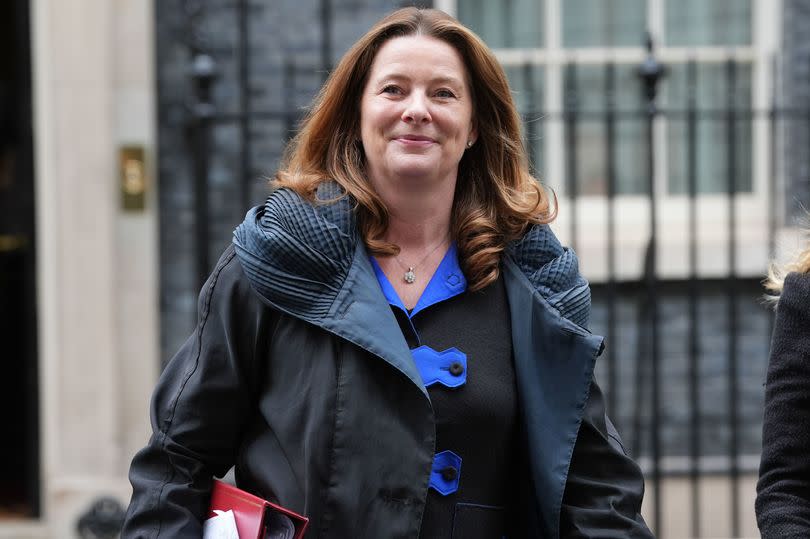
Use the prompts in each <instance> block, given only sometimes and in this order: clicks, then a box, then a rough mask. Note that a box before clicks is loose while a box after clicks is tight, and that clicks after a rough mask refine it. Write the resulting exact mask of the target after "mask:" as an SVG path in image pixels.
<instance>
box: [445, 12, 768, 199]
mask: <svg viewBox="0 0 810 539" xmlns="http://www.w3.org/2000/svg"><path fill="white" fill-rule="evenodd" d="M757 2H759V3H762V2H764V4H763V5H770V3H769V2H766V0H757ZM757 2H755V1H754V0H713V1H711V2H707V1H705V0H539V1H532V0H508V1H506V0H505V1H503V2H488V1H485V0H444V1H441V0H439V1H437V2H436V4H437V7H439V8H440V9H446V10H448V11H450V12H455V13H456V14H457V16H458V17H459V19H460V20H461V21H462V22H464V23H465V24H468V25H469V26H470V27H471V28H472V29H473V30H475V31H476V32H478V33H479V35H480V36H481V37H482V38H483V39H484V40H485V41H486V42H487V43H488V44H489V45H490V46H491V47H492V48H493V49H495V50H496V54H498V56H499V58H500V60H501V62H502V63H503V64H504V66H505V67H506V70H507V74H508V76H509V79H510V83H511V84H512V88H513V91H514V92H515V98H516V100H517V102H518V106H519V108H520V111H521V112H522V113H523V114H524V117H526V114H527V113H528V116H529V117H528V118H525V119H527V120H532V123H530V124H529V125H527V126H526V131H527V136H529V137H531V140H529V141H527V143H528V144H527V145H528V146H529V147H530V149H531V151H532V158H533V163H534V165H535V169H536V170H537V171H538V174H539V175H540V176H541V177H543V178H545V179H548V180H549V181H550V182H551V183H552V184H554V183H556V185H553V186H554V187H555V189H556V190H557V192H558V194H565V192H566V186H567V185H568V184H569V182H570V180H571V179H572V175H573V179H575V180H576V186H577V195H578V196H588V195H604V194H606V193H607V190H608V189H607V176H608V173H609V172H608V169H609V167H608V165H609V163H610V162H611V161H610V160H609V159H608V153H607V152H608V151H611V148H612V151H613V152H614V153H613V160H612V163H613V164H614V167H613V170H614V171H615V179H616V184H615V185H616V190H615V192H616V194H618V195H646V194H647V193H648V192H649V186H648V183H649V180H648V179H647V172H646V161H645V152H646V147H647V134H646V127H645V118H644V114H643V111H644V103H643V100H642V98H641V96H640V92H641V82H640V81H639V80H638V77H637V76H636V69H637V67H638V65H639V64H640V62H641V61H642V59H643V58H644V56H645V54H646V51H645V48H644V40H645V37H644V36H645V34H646V33H647V32H648V31H650V34H651V36H652V37H653V40H654V43H655V45H656V51H655V53H656V57H657V58H658V59H659V61H661V62H662V63H664V64H665V65H666V66H667V68H668V74H667V77H666V78H665V79H664V80H663V81H662V82H661V84H660V86H659V98H658V106H659V107H660V108H661V110H662V111H663V115H662V116H661V118H662V119H661V120H660V121H659V123H661V124H662V126H661V131H657V133H658V135H657V139H659V138H660V139H661V141H660V142H661V144H662V146H661V147H660V148H657V151H658V152H659V153H658V157H659V159H660V160H661V162H662V163H664V168H663V169H662V170H660V171H658V175H660V176H661V178H657V179H656V181H657V184H656V185H658V188H657V191H660V192H662V193H666V194H670V195H682V194H684V193H687V192H688V177H689V176H688V174H689V170H695V169H696V178H697V184H698V185H697V190H698V192H699V193H705V194H709V193H724V192H726V190H727V182H728V178H729V175H730V173H731V172H733V173H734V175H735V187H736V191H737V192H738V193H750V192H752V189H753V186H754V183H755V182H754V180H753V178H752V173H753V172H752V171H753V163H752V159H753V143H752V140H753V136H754V135H753V128H752V121H751V115H750V114H747V113H746V112H745V111H750V110H751V109H752V107H753V106H754V103H753V99H754V95H753V87H754V84H753V77H754V76H755V72H756V70H755V65H754V59H755V58H756V51H755V49H754V44H753V42H752V36H753V19H754V17H753V9H754V7H755V5H756V3H757ZM726 58H732V59H733V60H734V61H735V67H736V69H735V72H734V79H733V81H734V87H733V88H732V87H730V86H729V83H730V79H728V75H727V74H728V70H727V68H726V64H725V62H724V60H725V59H726ZM690 61H694V62H695V63H696V66H697V68H696V76H695V78H694V82H690V80H691V79H688V78H687V65H688V63H689V62H690ZM570 64H573V68H569V65H570ZM610 64H615V68H613V75H612V77H613V78H612V83H610V84H609V83H608V80H607V78H606V77H607V76H608V75H607V73H608V70H609V68H608V67H607V66H608V65H610ZM571 70H572V71H571ZM567 73H570V74H571V75H570V76H569V75H566V74H567ZM571 77H573V83H572V80H571ZM690 84H693V85H694V89H692V88H691V86H690ZM572 92H573V94H574V95H571V94H572ZM732 94H733V96H734V103H735V105H736V106H737V107H738V114H737V117H736V119H735V120H734V133H731V134H729V130H728V122H727V118H728V114H727V112H728V100H729V96H730V95H732ZM572 103H573V107H574V112H575V113H576V122H575V124H572V123H571V121H570V120H571V116H570V115H566V112H568V113H570V112H571V108H570V107H571V106H572ZM690 103H694V106H695V107H697V109H698V113H697V116H698V118H699V119H698V121H697V128H696V140H697V148H696V151H695V154H694V159H695V164H694V165H691V164H690V163H689V159H690V158H691V155H690V154H689V151H688V150H689V144H687V140H686V136H687V135H688V133H689V130H688V124H687V121H686V118H687V115H686V110H687V108H688V107H689V106H690ZM611 107H612V108H613V109H612V112H613V113H614V118H613V119H614V123H613V124H612V130H613V131H612V132H613V135H614V137H613V138H612V139H609V137H608V136H607V129H608V127H607V122H606V115H607V114H608V111H609V110H611ZM555 124H557V126H556V128H555ZM572 126H573V127H572ZM571 129H573V131H574V132H573V133H572V132H569V131H570V130H571ZM572 141H573V145H572V144H571V142H572ZM729 141H733V142H734V144H735V147H734V152H735V153H734V156H735V164H734V167H733V170H731V171H730V170H729V167H728V165H727V159H728V155H729V148H728V142H729ZM572 146H573V147H572ZM572 151H574V152H576V153H575V155H573V156H572V155H568V153H569V152H572ZM572 164H573V166H574V167H575V169H574V170H566V166H568V168H571V165H572Z"/></svg>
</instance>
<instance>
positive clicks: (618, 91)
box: [564, 65, 648, 195]
mask: <svg viewBox="0 0 810 539" xmlns="http://www.w3.org/2000/svg"><path fill="white" fill-rule="evenodd" d="M607 69H608V67H607V66H605V65H600V66H578V67H577V68H576V71H575V73H576V74H575V81H574V84H571V82H570V81H569V83H568V84H567V85H566V87H565V90H564V91H565V92H566V94H565V95H564V98H565V101H566V103H568V104H569V106H573V107H574V110H575V111H576V114H577V116H576V121H575V122H574V123H573V125H572V124H571V122H566V125H565V129H566V136H565V142H564V147H565V152H566V154H567V155H566V158H565V159H566V161H565V162H566V163H570V162H571V158H572V157H573V159H574V162H575V163H576V170H575V171H574V172H575V174H576V181H577V191H578V193H579V194H581V195H604V194H607V192H608V174H609V170H608V145H611V146H612V148H613V152H614V153H613V161H614V165H615V174H616V193H617V194H644V193H647V192H648V188H647V174H646V162H647V161H646V149H647V142H646V137H645V131H644V129H645V128H644V119H643V116H642V115H641V114H640V111H641V110H642V101H641V92H640V90H641V85H640V82H639V80H638V77H637V76H636V73H635V66H632V65H617V66H615V68H614V69H615V72H614V82H613V85H612V87H609V86H610V85H609V84H608V81H609V78H608V76H607ZM610 107H613V110H614V111H615V115H614V128H613V136H612V138H610V137H609V133H610V131H609V124H608V115H607V111H608V110H609V108H610ZM571 128H573V129H575V131H576V136H575V139H574V143H573V145H572V144H571V143H570V138H569V136H568V130H569V129H571ZM572 151H575V152H576V154H575V155H574V156H571V154H570V152H572ZM569 174H570V171H569Z"/></svg>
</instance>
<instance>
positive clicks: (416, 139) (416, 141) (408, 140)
mask: <svg viewBox="0 0 810 539" xmlns="http://www.w3.org/2000/svg"><path fill="white" fill-rule="evenodd" d="M394 140H396V141H397V142H400V143H402V144H409V145H410V144H413V145H415V146H427V145H429V144H433V143H434V142H436V141H435V140H434V139H432V138H430V137H422V136H419V135H403V136H400V137H395V138H394Z"/></svg>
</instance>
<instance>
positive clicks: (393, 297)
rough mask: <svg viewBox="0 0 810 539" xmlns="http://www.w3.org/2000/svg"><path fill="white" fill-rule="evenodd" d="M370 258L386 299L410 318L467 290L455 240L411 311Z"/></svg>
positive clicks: (375, 262)
mask: <svg viewBox="0 0 810 539" xmlns="http://www.w3.org/2000/svg"><path fill="white" fill-rule="evenodd" d="M369 259H370V260H371V265H372V267H373V268H374V274H375V275H376V276H377V282H379V283H380V288H381V289H382V292H383V295H384V296H385V299H387V300H388V303H389V304H390V305H392V306H393V307H397V308H399V309H401V310H402V312H404V313H405V314H406V315H407V316H408V318H413V317H414V316H415V315H416V313H418V312H419V311H423V310H425V309H427V308H428V307H430V306H431V305H435V304H437V303H439V302H440V301H445V300H448V299H450V298H452V297H453V296H457V295H459V294H461V293H462V292H464V291H465V290H467V279H465V278H464V273H463V272H462V271H461V267H460V266H459V264H458V251H457V249H456V244H455V242H453V243H451V244H450V248H449V249H447V252H446V253H445V255H444V258H442V261H441V263H439V267H438V268H436V273H434V274H433V277H431V278H430V282H429V283H428V285H427V287H426V288H425V291H424V292H422V295H421V296H420V298H419V301H417V302H416V306H415V307H414V308H413V310H412V311H411V312H408V309H406V308H405V304H404V303H402V300H401V299H400V298H399V295H398V294H397V291H396V290H394V286H393V285H392V284H391V281H389V280H388V277H386V276H385V273H383V270H382V268H380V265H379V264H378V263H377V261H376V260H375V259H374V257H373V256H370V257H369Z"/></svg>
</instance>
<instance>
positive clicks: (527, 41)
mask: <svg viewBox="0 0 810 539" xmlns="http://www.w3.org/2000/svg"><path fill="white" fill-rule="evenodd" d="M457 6H458V13H457V16H458V19H459V20H461V21H464V24H466V25H467V26H469V27H470V28H471V29H472V30H474V31H475V32H476V33H477V34H478V35H479V36H481V38H482V39H483V40H484V41H486V42H487V44H488V45H489V46H490V47H493V48H503V47H518V48H535V47H542V46H543V43H544V41H543V15H544V1H543V0H501V1H500V2H492V1H491V0H462V1H460V2H458V5H457Z"/></svg>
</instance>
